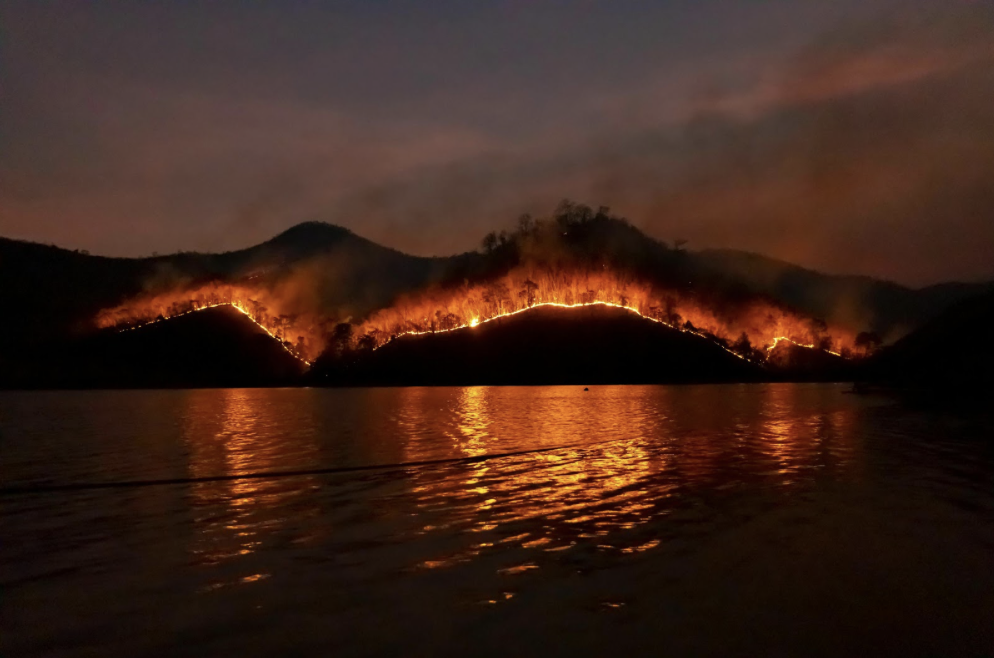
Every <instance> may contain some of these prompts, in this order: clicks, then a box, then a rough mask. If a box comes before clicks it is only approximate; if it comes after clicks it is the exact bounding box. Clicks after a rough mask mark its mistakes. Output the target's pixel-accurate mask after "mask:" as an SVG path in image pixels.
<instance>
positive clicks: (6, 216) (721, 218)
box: [0, 0, 994, 286]
mask: <svg viewBox="0 0 994 658" xmlns="http://www.w3.org/2000/svg"><path fill="white" fill-rule="evenodd" d="M992 174H994V1H992V0H986V1H973V2H970V1H967V0H941V1H940V0H932V1H930V2H925V1H921V0H900V1H898V0H878V1H876V2H873V1H870V0H836V1H834V2H830V3H829V2H823V1H820V0H818V1H814V0H810V1H809V0H782V1H781V0H770V1H766V2H761V1H759V0H752V1H737V2H731V1H729V0H686V1H677V0H673V1H659V2H647V1H644V0H643V1H635V0H613V1H611V2H594V1H585V0H577V1H575V2H553V1H544V0H534V1H530V2H529V1H525V0H508V1H504V2H482V1H481V2H466V1H465V0H452V1H443V2H431V3H430V2H410V1H407V2H400V1H393V0H379V1H362V2H360V1H356V2H313V1H312V2H303V1H299V2H295V1H292V0H286V1H285V2H280V3H263V2H248V1H247V0H245V1H239V2H225V1H215V2H210V3H203V2H194V1H192V0H174V1H172V2H139V1H137V0H132V1H129V2H112V1H104V2H76V1H66V2H46V1H44V0H28V1H23V0H5V1H4V2H3V3H0V236H4V237H12V238H18V239H27V240H33V241H39V242H46V243H55V244H58V245H59V246H64V247H67V248H72V249H87V250H89V251H91V252H92V253H99V254H105V255H113V256H139V255H149V254H151V253H153V252H158V253H169V252H174V251H179V250H196V251H224V250H230V249H237V248H242V247H246V246H250V245H252V244H256V243H258V242H261V241H263V240H265V239H268V238H270V237H272V236H273V235H275V234H276V233H278V232H280V231H282V230H285V229H286V228H289V227H290V226H293V225H294V224H297V223H299V222H302V221H308V220H319V221H327V222H331V223H335V224H340V225H342V226H346V227H348V228H350V229H352V230H353V231H355V232H356V233H358V234H360V235H362V236H365V237H368V238H370V239H372V240H375V241H377V242H380V243H382V244H385V245H388V246H391V247H394V248H397V249H400V250H402V251H406V252H409V253H413V254H419V255H446V254H451V253H456V252H462V251H466V250H470V249H475V248H477V247H478V245H479V243H480V239H481V238H482V236H483V235H484V234H485V233H487V232H488V231H490V230H493V229H500V228H502V227H508V228H510V227H511V226H513V224H514V223H515V220H516V218H517V217H518V216H519V215H520V214H521V213H524V212H530V213H532V214H533V215H537V216H541V215H543V214H547V213H549V212H550V211H551V210H552V209H553V208H554V207H555V205H556V204H557V202H558V201H559V200H561V199H563V198H570V199H572V200H574V201H579V202H583V203H587V204H589V205H592V206H599V205H605V206H609V207H610V208H611V209H612V210H613V211H614V212H616V213H618V214H622V215H624V216H626V217H627V218H628V219H629V220H630V221H631V222H632V223H633V224H635V225H637V226H639V227H640V228H642V229H643V230H645V231H646V232H647V233H648V234H650V235H652V236H653V237H656V238H658V239H661V240H664V241H668V242H672V241H673V240H676V239H684V240H687V241H688V247H689V248H693V249H704V248H732V249H744V250H749V251H754V252H759V253H763V254H766V255H769V256H773V257H775V258H780V259H783V260H787V261H791V262H796V263H798V264H801V265H804V266H807V267H812V268H815V269H819V270H822V271H826V272H831V273H855V274H866V275H871V276H876V277H881V278H887V279H892V280H895V281H898V282H901V283H904V284H907V285H912V286H920V285H927V284H931V283H935V282H939V281H946V280H953V279H960V280H978V279H994V177H992Z"/></svg>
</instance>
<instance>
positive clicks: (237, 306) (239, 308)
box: [119, 302, 311, 367]
mask: <svg viewBox="0 0 994 658" xmlns="http://www.w3.org/2000/svg"><path fill="white" fill-rule="evenodd" d="M219 306H230V307H232V308H234V309H236V310H237V311H239V312H240V313H241V314H242V315H244V316H245V317H247V318H248V319H249V320H251V321H252V323H253V324H255V326H257V327H259V328H260V329H262V330H263V331H265V332H266V334H267V335H268V336H269V337H270V338H272V339H273V340H275V341H276V342H277V343H279V346H280V347H282V348H283V351H284V352H286V353H287V354H289V355H290V356H292V357H293V358H295V359H297V360H298V361H300V362H301V363H303V364H305V365H307V366H308V367H309V366H310V365H311V362H310V361H308V360H307V359H305V358H303V357H301V356H300V355H299V354H297V353H296V352H294V351H293V350H291V349H290V348H288V347H287V346H286V345H285V344H284V343H283V341H282V340H280V339H279V338H277V337H276V334H274V333H273V332H271V331H270V330H269V329H268V328H267V327H265V326H263V325H262V324H260V323H259V322H258V321H257V320H256V319H255V318H254V317H252V314H251V313H249V312H248V310H247V309H245V308H243V307H242V305H241V304H240V303H239V302H218V303H217V304H206V305H204V306H200V307H197V308H194V309H190V310H189V311H183V312H182V313H177V314H176V315H170V316H168V317H162V318H156V319H155V320H150V321H148V322H145V323H143V324H139V325H136V326H134V327H125V328H124V329H120V330H119V333H123V332H125V331H134V330H135V329H142V328H144V327H148V326H150V325H153V324H158V323H160V322H165V321H167V320H173V319H175V318H179V317H183V316H184V315H190V314H191V313H198V312H200V311H206V310H207V309H209V308H218V307H219Z"/></svg>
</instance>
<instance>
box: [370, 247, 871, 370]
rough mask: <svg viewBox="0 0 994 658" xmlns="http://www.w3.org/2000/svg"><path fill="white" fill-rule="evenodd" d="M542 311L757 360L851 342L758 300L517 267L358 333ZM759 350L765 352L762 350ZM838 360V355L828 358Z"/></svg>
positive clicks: (393, 312)
mask: <svg viewBox="0 0 994 658" xmlns="http://www.w3.org/2000/svg"><path fill="white" fill-rule="evenodd" d="M543 306H550V307H559V308H583V307H586V306H605V307H611V308H621V309H624V310H626V311H629V312H631V313H635V314H636V315H638V316H639V317H642V318H644V319H646V320H650V321H652V322H656V323H659V324H662V325H664V326H667V327H669V328H671V329H675V330H678V331H681V332H684V333H689V334H692V335H695V336H698V337H700V338H703V339H706V340H709V341H711V342H713V343H715V344H716V345H718V346H720V347H721V348H722V349H724V350H725V351H727V352H729V353H731V354H734V355H735V356H737V357H739V358H743V359H746V360H749V361H755V362H761V361H763V360H765V359H766V357H768V355H769V353H770V352H771V351H772V350H773V348H774V347H776V345H777V344H778V343H779V342H780V341H783V340H788V341H790V342H792V343H794V344H797V345H801V346H805V347H809V348H812V349H818V348H816V345H821V346H822V348H824V347H827V346H829V345H831V346H833V347H834V346H838V347H839V348H842V347H845V346H848V345H849V344H850V343H851V342H852V337H851V336H849V335H848V333H846V332H841V331H838V330H832V331H831V332H830V331H829V330H828V328H827V327H826V326H825V325H824V323H821V322H818V321H814V320H811V319H810V318H806V317H803V316H801V315H798V314H796V313H794V312H791V311H789V310H787V309H784V308H783V307H781V306H778V305H776V304H774V303H773V302H768V301H764V300H755V299H753V300H750V301H749V302H748V303H738V304H736V305H735V306H734V308H724V309H715V308H711V307H709V306H708V305H706V304H703V303H701V302H699V301H697V300H695V299H693V298H688V297H687V296H686V295H681V294H678V293H673V292H668V291H665V290H658V289H655V288H653V287H652V286H649V285H646V284H643V283H640V282H638V281H635V280H632V279H630V278H625V277H623V276H619V275H617V274H615V273H611V272H607V271H603V272H601V271H585V272H579V273H566V272H562V271H550V270H548V269H539V268H525V267H521V268H518V269H517V270H516V271H512V272H511V273H509V274H507V275H506V276H504V277H503V278H500V279H497V280H493V281H489V282H487V283H483V284H476V285H470V284H466V285H464V286H461V287H459V288H457V289H455V290H441V291H434V292H429V293H425V294H422V295H420V296H418V297H414V298H408V299H403V300H400V301H399V302H398V303H397V304H395V305H394V306H393V307H391V308H387V309H383V310H381V311H379V312H377V313H375V314H373V315H372V316H371V317H370V318H369V319H367V320H366V321H365V322H364V323H362V324H361V325H360V326H359V328H358V332H357V334H358V335H360V336H362V335H366V336H369V337H370V340H371V341H373V342H375V345H376V347H379V346H381V345H383V344H384V343H386V342H388V341H389V340H391V339H394V338H399V337H401V336H416V335H424V334H432V333H444V332H449V331H458V330H461V329H465V328H470V327H476V326H479V325H480V324H482V323H484V322H491V321H493V320H497V319H500V318H504V317H509V316H512V315H516V314H518V313H523V312H525V311H528V310H530V309H533V308H541V307H543ZM764 349H765V352H764ZM825 351H829V352H830V353H832V354H836V355H839V354H840V352H832V351H830V350H829V349H825Z"/></svg>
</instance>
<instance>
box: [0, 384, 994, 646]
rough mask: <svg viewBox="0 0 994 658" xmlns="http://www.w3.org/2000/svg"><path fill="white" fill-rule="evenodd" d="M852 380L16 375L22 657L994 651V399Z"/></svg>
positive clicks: (8, 608) (7, 447)
mask: <svg viewBox="0 0 994 658" xmlns="http://www.w3.org/2000/svg"><path fill="white" fill-rule="evenodd" d="M843 390H844V389H843V387H841V386H834V385H741V386H699V387H697V386H695V387H625V386H619V387H595V388H593V389H592V390H591V391H590V392H587V393H584V392H583V391H582V389H581V388H578V387H534V388H528V387H510V388H440V389H419V388H410V389H373V390H363V389H358V390H302V389H289V390H199V391H98V392H51V393H37V392H24V393H0V468H2V472H0V486H2V487H4V488H5V490H6V491H5V492H4V493H3V494H2V495H0V523H2V526H0V542H2V543H0V655H3V656H63V655H66V656H69V655H93V656H129V657H130V656H147V655H178V656H183V655H189V656H238V657H246V656H275V655H405V656H411V655H424V656H436V655H445V654H448V655H461V656H481V655H493V656H518V655H541V656H553V655H569V656H576V655H599V656H607V655H624V654H625V652H627V653H628V654H629V655H663V654H670V655H715V656H727V655H784V656H795V655H807V656H817V655H903V656H914V655H922V656H924V655H936V656H937V655H942V656H950V655H965V656H969V655H974V656H981V655H987V656H990V655H994V418H992V415H991V414H990V413H985V412H981V413H976V414H970V413H958V414H950V413H947V412H939V411H922V410H914V409H910V408H907V407H906V406H903V405H901V404H898V403H894V402H891V401H888V400H886V399H880V398H876V399H874V398H866V397H859V396H854V395H845V394H843ZM413 462H419V463H421V465H409V464H411V463H413ZM424 462H434V463H430V464H424ZM405 464H408V465H405ZM369 465H383V468H379V469H372V470H348V469H351V468H352V467H359V466H369ZM328 469H346V470H344V471H342V472H328ZM288 471H292V472H297V474H294V475H290V474H287V473H286V472H288ZM315 471H321V472H315ZM280 472H283V474H281V475H275V476H272V477H262V478H254V479H222V480H217V479H214V480H211V478H216V477H217V476H230V475H238V474H249V473H251V474H259V473H263V474H265V473H280ZM301 472H303V473H301ZM163 479H166V480H177V482H174V483H170V484H142V483H141V481H147V480H163ZM104 482H131V483H132V484H133V485H134V486H127V487H119V488H108V489H87V490H79V491H54V492H53V491H47V492H46V491H44V489H45V488H46V487H50V486H52V485H62V484H67V483H104ZM13 487H22V488H23V487H28V488H30V487H35V488H37V489H38V490H37V491H35V492H32V493H23V492H22V493H13V492H11V491H10V489H11V488H13Z"/></svg>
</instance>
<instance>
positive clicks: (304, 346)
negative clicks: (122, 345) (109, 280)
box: [96, 285, 316, 366]
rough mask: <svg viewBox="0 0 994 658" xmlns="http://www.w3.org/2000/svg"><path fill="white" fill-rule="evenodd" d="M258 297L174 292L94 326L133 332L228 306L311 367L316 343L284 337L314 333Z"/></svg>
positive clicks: (107, 314) (109, 313) (105, 316)
mask: <svg viewBox="0 0 994 658" xmlns="http://www.w3.org/2000/svg"><path fill="white" fill-rule="evenodd" d="M259 296H260V295H258V294H253V295H251V296H250V295H248V294H246V291H245V290H243V289H242V288H239V287H234V286H217V285H211V286H206V287H203V288H200V289H197V290H193V291H189V290H188V291H176V292H172V293H167V294H164V295H158V296H155V297H151V298H146V299H139V300H133V301H132V302H129V303H127V304H124V305H121V306H119V307H115V308H112V309H106V310H104V311H102V312H101V313H100V314H99V315H98V316H97V320H96V323H97V326H99V327H114V326H121V325H128V326H125V327H123V328H122V329H120V331H133V330H136V329H141V328H142V327H147V326H149V325H152V324H156V323H158V322H164V321H166V320H172V319H175V318H178V317H182V316H184V315H189V314H191V313H197V312H200V311H205V310H207V309H210V308H218V307H221V306H230V307H232V308H234V309H236V310H237V311H238V312H240V313H242V314H243V315H244V316H245V317H247V318H248V319H249V320H251V321H252V322H253V323H254V324H255V325H256V326H257V327H259V328H260V329H262V330H263V331H264V332H265V333H266V334H267V335H268V336H269V337H271V338H273V339H274V340H275V341H276V342H277V343H279V345H280V347H282V348H283V350H284V351H285V352H286V353H287V354H289V355H291V356H292V357H293V358H295V359H297V360H298V361H300V362H301V363H304V364H306V365H308V366H310V365H311V361H310V360H309V359H308V353H307V351H308V349H309V348H310V345H312V344H314V343H315V342H316V341H311V342H310V343H309V342H308V341H307V340H306V339H305V338H304V336H300V337H299V338H298V340H297V343H296V344H293V343H291V342H290V341H289V340H288V339H287V337H288V336H289V335H290V332H291V330H296V331H294V333H296V332H297V331H300V332H302V333H313V332H312V330H311V329H310V328H306V327H304V326H303V325H302V324H301V323H299V322H297V318H296V317H295V316H288V315H279V314H275V313H274V314H271V313H269V309H268V308H267V306H265V305H263V304H261V303H260V302H259V301H257V300H256V299H254V297H259Z"/></svg>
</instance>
